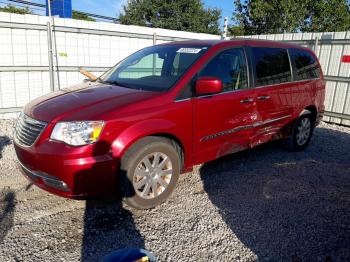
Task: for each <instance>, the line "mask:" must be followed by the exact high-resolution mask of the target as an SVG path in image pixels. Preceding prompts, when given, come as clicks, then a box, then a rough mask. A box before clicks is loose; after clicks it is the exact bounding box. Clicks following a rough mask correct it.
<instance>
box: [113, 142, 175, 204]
mask: <svg viewBox="0 0 350 262" xmlns="http://www.w3.org/2000/svg"><path fill="white" fill-rule="evenodd" d="M180 168H181V160H180V157H179V152H177V150H176V149H175V148H174V146H173V144H172V141H171V140H169V139H166V138H162V137H152V136H150V137H145V138H143V139H141V140H140V141H138V142H136V143H135V144H134V145H133V146H132V147H131V148H130V149H129V150H128V151H127V153H126V154H125V155H124V157H123V158H122V161H121V175H122V179H121V188H120V189H121V190H120V191H121V194H122V197H123V200H124V202H125V203H126V204H127V205H129V206H132V207H134V208H137V209H147V208H152V207H155V206H157V205H159V204H161V203H162V202H164V201H165V200H166V199H167V198H168V197H169V196H170V195H171V193H172V192H173V190H174V188H175V186H176V183H177V180H178V178H179V173H180Z"/></svg>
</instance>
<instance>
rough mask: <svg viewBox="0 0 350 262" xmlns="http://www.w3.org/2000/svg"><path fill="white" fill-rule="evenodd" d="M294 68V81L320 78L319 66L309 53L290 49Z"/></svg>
mask: <svg viewBox="0 0 350 262" xmlns="http://www.w3.org/2000/svg"><path fill="white" fill-rule="evenodd" d="M290 52H291V57H292V60H294V62H295V67H296V80H305V79H312V78H319V77H320V66H319V64H318V63H317V60H316V59H315V57H314V56H313V55H311V54H310V52H308V51H306V50H300V49H296V48H292V49H290Z"/></svg>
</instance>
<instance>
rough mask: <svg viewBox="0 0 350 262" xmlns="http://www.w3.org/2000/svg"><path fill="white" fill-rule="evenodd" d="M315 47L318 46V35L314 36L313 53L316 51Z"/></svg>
mask: <svg viewBox="0 0 350 262" xmlns="http://www.w3.org/2000/svg"><path fill="white" fill-rule="evenodd" d="M317 48H318V36H316V38H315V45H314V52H315V54H316V52H317ZM316 55H317V54H316Z"/></svg>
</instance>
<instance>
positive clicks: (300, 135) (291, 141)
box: [285, 114, 314, 151]
mask: <svg viewBox="0 0 350 262" xmlns="http://www.w3.org/2000/svg"><path fill="white" fill-rule="evenodd" d="M313 130H314V120H313V117H312V114H306V115H301V116H300V117H299V118H298V119H297V120H296V121H295V123H294V125H293V127H292V130H291V135H290V137H289V138H287V140H286V141H285V144H286V146H287V148H288V149H289V150H291V151H301V150H303V149H304V148H306V147H307V146H308V145H309V144H310V141H311V138H312V134H313Z"/></svg>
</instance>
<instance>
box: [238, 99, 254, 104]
mask: <svg viewBox="0 0 350 262" xmlns="http://www.w3.org/2000/svg"><path fill="white" fill-rule="evenodd" d="M253 101H254V99H253V98H244V99H242V100H241V104H247V103H251V102H253Z"/></svg>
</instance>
